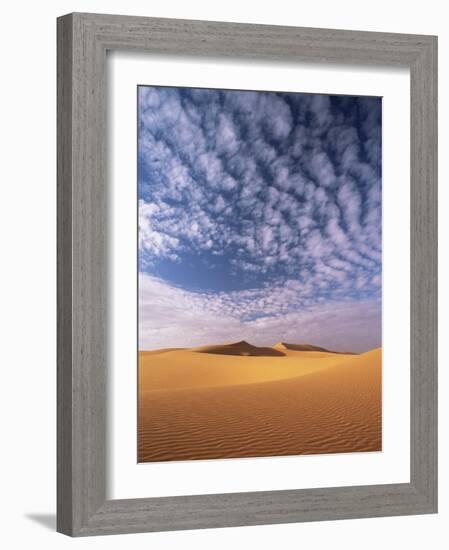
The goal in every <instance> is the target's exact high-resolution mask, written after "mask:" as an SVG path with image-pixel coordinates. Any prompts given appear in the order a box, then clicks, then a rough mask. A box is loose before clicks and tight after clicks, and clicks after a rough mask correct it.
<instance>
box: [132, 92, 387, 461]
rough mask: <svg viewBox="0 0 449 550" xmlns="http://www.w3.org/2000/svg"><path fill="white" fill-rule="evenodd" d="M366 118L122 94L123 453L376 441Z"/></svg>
mask: <svg viewBox="0 0 449 550" xmlns="http://www.w3.org/2000/svg"><path fill="white" fill-rule="evenodd" d="M381 113H382V103H381V99H380V98H376V97H356V96H330V95H320V94H301V93H278V92H250V91H234V90H209V89H198V88H196V89H195V88H170V87H155V86H139V87H138V124H139V131H138V197H139V204H138V212H139V282H138V288H139V296H138V300H139V301H138V330H139V350H138V366H137V368H138V426H137V432H138V438H137V440H138V448H137V461H138V462H161V461H182V460H201V459H209V460H210V459H224V458H226V459H229V458H242V457H263V456H267V457H269V456H270V457H271V456H287V455H311V454H323V453H326V454H333V453H349V452H375V451H381V450H382V348H381V346H382V342H381V333H382V314H381V312H382V301H381V292H382V288H381V287H382V247H381V210H382V209H381Z"/></svg>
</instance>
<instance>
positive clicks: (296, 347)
mask: <svg viewBox="0 0 449 550" xmlns="http://www.w3.org/2000/svg"><path fill="white" fill-rule="evenodd" d="M273 349H277V350H280V351H285V350H290V351H320V352H322V353H339V354H343V355H356V354H355V353H353V352H351V351H334V350H329V349H326V348H322V347H320V346H313V345H312V344H289V343H287V342H278V343H277V344H274V346H273Z"/></svg>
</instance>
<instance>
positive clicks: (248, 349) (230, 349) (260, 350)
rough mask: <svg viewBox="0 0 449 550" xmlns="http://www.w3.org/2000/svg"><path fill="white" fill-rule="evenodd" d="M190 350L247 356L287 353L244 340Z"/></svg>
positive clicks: (280, 355)
mask: <svg viewBox="0 0 449 550" xmlns="http://www.w3.org/2000/svg"><path fill="white" fill-rule="evenodd" d="M190 351H196V352H198V353H212V354H215V355H243V356H245V357H248V356H253V357H282V356H284V355H285V353H284V352H283V351H280V350H278V349H275V348H274V347H272V348H267V347H259V346H253V345H251V344H248V342H245V340H242V341H240V342H234V343H232V344H221V345H218V346H202V347H199V348H191V349H190Z"/></svg>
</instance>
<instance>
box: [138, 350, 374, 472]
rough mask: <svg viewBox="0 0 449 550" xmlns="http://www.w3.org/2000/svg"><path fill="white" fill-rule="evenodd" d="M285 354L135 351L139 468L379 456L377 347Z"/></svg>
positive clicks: (286, 352)
mask: <svg viewBox="0 0 449 550" xmlns="http://www.w3.org/2000/svg"><path fill="white" fill-rule="evenodd" d="M238 344H240V343H238ZM245 344H246V343H245ZM248 345H250V344H248ZM228 346H229V345H228ZM254 347H255V346H254ZM283 351H284V352H285V355H284V356H274V357H272V356H263V355H262V356H257V355H254V356H244V355H229V354H214V353H209V352H204V351H202V352H200V351H199V350H198V351H194V350H193V349H192V350H189V349H183V350H179V349H177V350H176V349H175V350H161V353H158V352H141V353H140V354H139V445H138V455H139V456H138V459H139V462H148V461H166V460H191V459H212V458H232V457H255V456H277V455H300V454H316V453H339V452H355V451H379V450H381V350H380V348H379V349H376V350H372V351H370V352H367V353H364V354H361V355H350V354H337V353H328V352H319V351H316V352H315V351H295V350H288V349H285V350H283Z"/></svg>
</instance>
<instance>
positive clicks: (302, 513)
mask: <svg viewBox="0 0 449 550" xmlns="http://www.w3.org/2000/svg"><path fill="white" fill-rule="evenodd" d="M108 50H135V51H138V52H150V53H153V52H155V53H169V54H174V55H180V54H182V55H186V54H187V55H196V56H218V57H224V56H226V57H231V58H232V57H245V58H262V59H272V60H279V61H285V60H289V61H295V60H298V61H314V62H326V63H355V64H378V65H390V66H406V67H409V68H410V71H411V89H410V93H411V365H410V367H411V388H410V389H411V480H410V483H401V484H390V485H369V486H351V487H335V488H324V489H304V490H303V489H301V490H285V491H269V492H250V493H232V494H223V495H220V494H214V495H194V496H193V495H192V496H177V497H165V498H143V499H128V500H107V498H106V450H105V449H106V391H105V388H106V379H107V365H108V357H107V331H106V326H107V284H106V282H107V241H108V232H107V227H108V220H107V193H108V188H107V178H106V160H105V157H106V147H105V143H106V100H105V97H106V78H105V67H106V63H105V61H106V52H107V51H108ZM57 497H58V504H57V518H58V519H57V529H58V531H60V532H62V533H66V534H68V535H72V536H82V535H100V534H113V533H131V532H140V531H163V530H177V529H194V528H206V527H227V526H237V525H260V524H267V523H288V522H301V521H316V520H332V519H344V518H363V517H373V516H395V515H405V514H426V513H433V512H436V511H437V38H436V37H434V36H421V35H406V34H387V33H373V32H356V31H343V30H328V29H309V28H295V27H277V26H268V25H247V24H234V23H232V24H231V23H215V22H206V21H185V20H172V19H153V18H143V17H124V16H117V15H98V14H81V13H74V14H70V15H66V16H63V17H61V18H59V19H58V489H57Z"/></svg>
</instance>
